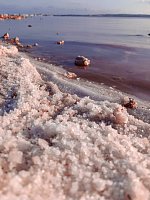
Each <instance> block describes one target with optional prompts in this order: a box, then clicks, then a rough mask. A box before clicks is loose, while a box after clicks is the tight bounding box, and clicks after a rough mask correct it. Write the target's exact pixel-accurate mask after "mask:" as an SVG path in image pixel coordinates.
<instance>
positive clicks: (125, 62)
mask: <svg viewBox="0 0 150 200" xmlns="http://www.w3.org/2000/svg"><path fill="white" fill-rule="evenodd" d="M28 51H29V52H30V54H31V56H33V57H40V58H41V60H42V59H44V61H45V62H48V63H52V64H56V65H62V66H63V67H64V68H65V69H66V70H68V71H71V72H75V73H76V74H77V75H78V77H82V78H85V79H87V80H89V81H92V82H97V83H104V84H106V85H108V86H110V87H114V88H117V89H119V90H121V91H123V92H127V93H129V94H132V95H135V96H137V97H139V98H141V99H146V100H150V78H149V77H150V67H149V63H150V50H148V49H144V48H133V47H127V46H119V45H105V44H99V45H98V44H95V45H94V44H90V43H89V44H87V43H77V42H66V43H65V45H63V46H59V45H56V44H55V43H53V42H51V43H50V42H45V43H41V44H40V45H39V47H37V48H33V49H30V50H28ZM77 55H84V56H87V57H88V58H89V59H90V60H91V65H90V66H89V67H86V68H82V67H77V66H75V65H74V59H75V57H76V56H77Z"/></svg>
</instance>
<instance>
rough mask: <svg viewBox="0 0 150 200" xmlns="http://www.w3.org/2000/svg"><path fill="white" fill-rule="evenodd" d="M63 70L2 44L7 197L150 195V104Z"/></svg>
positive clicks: (1, 195)
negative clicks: (125, 104) (127, 102)
mask: <svg viewBox="0 0 150 200" xmlns="http://www.w3.org/2000/svg"><path fill="white" fill-rule="evenodd" d="M38 71H40V72H42V73H41V75H40V74H39V72H38ZM63 74H64V69H62V71H60V69H57V67H55V66H53V65H49V64H46V63H40V62H37V61H35V60H33V59H31V58H29V57H28V56H27V55H26V54H24V53H20V52H19V53H18V50H17V48H16V47H14V46H10V45H5V47H4V46H0V78H1V85H0V88H1V93H0V100H1V102H0V123H1V127H0V150H1V157H0V164H1V167H0V174H1V177H2V179H1V188H0V199H1V200H4V199H10V198H11V199H15V200H20V199H22V198H24V199H27V200H34V199H40V200H42V199H45V200H49V199H54V200H55V199H57V200H65V199H70V200H74V199H82V200H85V199H91V198H94V199H95V200H98V199H99V198H103V199H104V200H106V199H110V200H121V199H122V200H123V199H125V198H131V199H144V200H149V198H150V188H149V185H150V180H149V173H150V168H149V162H150V160H149V151H150V138H149V132H150V117H149V116H150V103H149V102H146V101H142V100H140V99H136V100H137V102H138V108H137V109H135V110H131V109H125V108H124V109H123V110H118V109H120V108H121V99H122V98H123V97H124V96H125V94H124V93H121V92H119V91H117V90H115V89H111V88H108V87H105V86H101V87H100V86H98V85H96V86H95V88H94V85H91V84H89V83H88V82H87V83H86V82H85V83H84V81H82V80H79V81H76V80H73V81H72V80H71V81H70V80H68V79H66V78H65V77H64V76H63ZM43 75H45V80H43V79H42V78H43ZM80 81H81V82H80ZM56 83H57V84H56ZM81 83H82V84H81ZM84 84H85V85H84ZM86 84H87V85H86ZM75 88H77V90H75ZM78 89H80V93H81V96H80V97H79V96H77V95H76V92H77V91H78ZM96 89H97V90H96ZM68 91H69V93H68ZM70 92H71V93H72V94H70ZM92 92H93V93H94V92H95V94H96V96H95V99H94V100H92V99H90V98H89V97H87V96H90V95H89V94H90V93H91V96H93V93H92ZM109 95H110V96H109ZM116 109H117V110H116Z"/></svg>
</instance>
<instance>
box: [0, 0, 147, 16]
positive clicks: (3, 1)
mask: <svg viewBox="0 0 150 200" xmlns="http://www.w3.org/2000/svg"><path fill="white" fill-rule="evenodd" d="M8 12H9V13H14V12H21V13H22V12H26V13H28V12H30V13H36V12H46V13H51V14H55V13H56V14H70V13H73V14H75V13H77V14H79V13H80V14H86V13H90V14H92V13H93V14H94V13H141V14H150V0H0V13H8Z"/></svg>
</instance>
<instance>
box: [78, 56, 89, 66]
mask: <svg viewBox="0 0 150 200" xmlns="http://www.w3.org/2000/svg"><path fill="white" fill-rule="evenodd" d="M89 64H90V60H89V59H88V58H86V57H84V56H77V57H76V59H75V65H77V66H88V65H89Z"/></svg>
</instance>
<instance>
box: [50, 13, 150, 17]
mask: <svg viewBox="0 0 150 200" xmlns="http://www.w3.org/2000/svg"><path fill="white" fill-rule="evenodd" d="M53 16H61V17H139V18H140V17H145V18H150V14H83V15H82V14H64V15H63V14H62V15H53Z"/></svg>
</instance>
